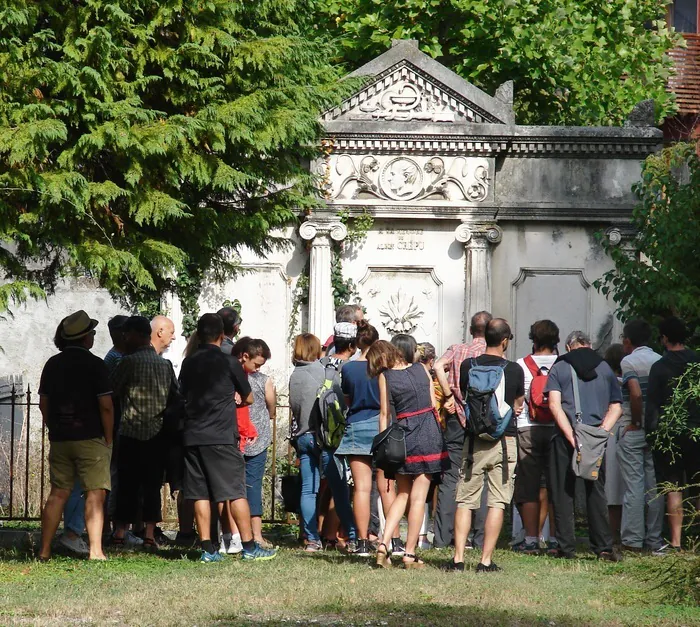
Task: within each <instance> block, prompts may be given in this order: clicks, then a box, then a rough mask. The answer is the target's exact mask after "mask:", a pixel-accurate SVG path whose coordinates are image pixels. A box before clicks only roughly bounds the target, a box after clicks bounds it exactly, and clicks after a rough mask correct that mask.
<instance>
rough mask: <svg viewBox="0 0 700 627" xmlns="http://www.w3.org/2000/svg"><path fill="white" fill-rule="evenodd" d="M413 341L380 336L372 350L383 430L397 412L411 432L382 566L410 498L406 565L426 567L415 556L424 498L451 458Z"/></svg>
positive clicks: (398, 474) (371, 367) (386, 533)
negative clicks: (393, 341) (395, 341)
mask: <svg viewBox="0 0 700 627" xmlns="http://www.w3.org/2000/svg"><path fill="white" fill-rule="evenodd" d="M410 340H411V341H408V340H407V341H406V343H405V344H406V345H405V346H403V345H402V346H401V348H402V349H403V350H399V349H398V348H397V347H395V346H393V345H392V344H390V343H389V342H384V341H382V340H380V341H378V342H375V343H374V344H373V345H372V347H371V348H370V349H369V351H368V353H367V360H368V362H369V372H370V375H371V376H378V378H379V403H380V410H379V430H380V432H381V431H384V429H386V428H387V427H388V426H389V423H390V421H391V416H392V415H395V416H396V420H397V421H398V422H399V424H400V425H401V427H402V428H403V430H404V433H405V436H406V461H405V462H404V463H403V465H402V466H401V467H399V469H398V470H397V471H396V484H397V487H398V493H397V495H396V499H395V500H394V503H393V504H392V506H391V509H390V510H389V513H388V515H387V517H386V524H385V527H384V529H385V531H384V537H383V538H382V543H381V544H380V545H379V547H378V548H377V564H378V565H379V566H383V567H387V566H390V565H391V562H390V560H389V550H388V546H389V543H390V542H391V534H392V531H393V530H394V528H395V527H396V525H397V524H398V523H399V521H400V520H401V518H402V517H403V515H404V513H405V512H406V508H407V506H409V501H410V507H409V512H408V534H407V538H406V553H405V554H404V556H403V563H404V566H405V567H406V568H420V567H422V566H423V565H424V564H423V562H422V561H421V560H419V559H418V558H417V557H416V555H415V549H416V543H417V541H418V534H419V532H420V528H421V524H422V522H423V513H424V509H425V499H426V496H427V494H428V490H429V489H430V482H431V480H432V476H433V475H435V474H439V473H442V471H443V470H444V469H445V467H446V465H447V459H448V457H447V449H446V448H445V442H444V440H443V437H442V430H441V429H440V424H439V422H438V418H437V412H436V411H435V406H434V393H433V386H432V383H431V381H430V378H429V377H428V374H427V372H426V371H425V368H424V367H423V365H422V364H420V363H412V360H413V359H414V358H415V352H416V344H415V340H413V338H410ZM411 346H412V350H411ZM409 359H410V360H411V361H409Z"/></svg>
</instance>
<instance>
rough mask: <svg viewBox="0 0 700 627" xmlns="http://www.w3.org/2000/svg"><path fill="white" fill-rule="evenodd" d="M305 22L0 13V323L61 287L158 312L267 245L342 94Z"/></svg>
mask: <svg viewBox="0 0 700 627" xmlns="http://www.w3.org/2000/svg"><path fill="white" fill-rule="evenodd" d="M311 18H312V13H311V8H310V7H309V4H308V3H305V2H302V1H299V0H255V2H248V1H244V0H238V1H235V0H84V1H81V2H75V1H73V0H33V1H30V0H5V1H4V2H3V3H2V6H0V240H1V243H2V247H0V271H1V272H2V273H4V277H5V282H6V285H5V286H4V287H3V288H2V290H0V311H1V310H2V309H4V308H6V307H7V306H10V305H11V304H12V302H21V300H22V299H23V298H25V297H27V296H29V295H32V296H35V295H37V293H39V292H38V291H39V290H40V289H41V288H48V289H49V290H50V289H51V288H52V287H53V286H54V285H55V283H56V280H57V279H58V278H59V277H60V276H61V275H62V274H65V273H68V274H81V275H85V274H87V275H88V276H91V277H94V278H96V279H97V280H98V281H99V283H100V284H101V285H103V286H104V287H106V288H107V289H109V291H110V292H111V293H112V294H113V295H114V296H116V297H118V298H121V299H122V300H123V301H124V302H125V303H128V304H132V305H134V304H135V305H139V304H140V305H143V304H147V303H153V301H154V299H155V300H157V299H158V297H159V296H160V295H161V294H162V292H163V291H164V290H165V289H171V288H177V287H178V286H179V285H185V286H189V287H190V288H191V287H192V285H191V283H192V282H191V281H182V280H181V281H179V282H178V284H177V285H176V283H175V276H176V275H177V274H178V273H179V274H180V275H182V274H183V273H184V274H186V275H187V274H189V275H191V276H194V277H201V276H202V275H203V273H207V272H208V273H210V275H211V274H213V275H214V276H217V275H219V276H220V275H221V274H222V273H226V272H227V271H229V270H231V269H232V265H231V263H232V262H231V259H232V252H233V251H235V250H236V249H237V248H238V247H239V246H241V245H246V246H249V247H250V248H252V249H253V250H256V251H260V252H263V251H266V250H269V249H270V248H271V247H273V246H275V245H276V244H279V242H277V241H275V240H273V239H272V238H271V237H270V235H269V232H270V230H271V229H273V228H274V227H278V226H281V225H283V224H288V223H289V221H290V220H291V219H293V218H294V217H295V216H297V215H298V214H299V213H300V212H303V211H304V210H305V209H308V208H309V207H311V206H312V205H313V203H314V202H315V200H314V195H313V193H312V188H313V181H312V179H311V176H310V175H309V174H308V171H307V169H306V168H305V160H307V159H308V158H310V157H312V156H313V155H315V146H316V145H317V140H318V138H319V135H320V132H321V128H320V125H319V123H318V114H319V111H320V110H322V109H324V108H326V107H328V106H330V105H332V104H334V103H335V102H337V100H338V99H339V98H340V97H341V96H342V94H341V93H340V90H341V89H347V88H348V85H340V84H339V83H338V74H337V70H335V69H334V67H333V66H332V65H331V63H330V58H331V56H332V51H331V49H330V48H329V47H328V44H327V43H325V42H324V41H323V40H321V39H318V38H315V39H313V40H310V39H309V38H308V37H307V36H306V34H307V33H308V32H309V31H310V30H311V25H310V20H311Z"/></svg>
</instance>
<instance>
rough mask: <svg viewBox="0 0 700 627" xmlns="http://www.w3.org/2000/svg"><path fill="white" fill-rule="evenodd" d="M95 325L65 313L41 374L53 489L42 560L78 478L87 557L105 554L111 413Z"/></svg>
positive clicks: (44, 524)
mask: <svg viewBox="0 0 700 627" xmlns="http://www.w3.org/2000/svg"><path fill="white" fill-rule="evenodd" d="M97 325H98V322H97V320H92V319H90V316H88V315H87V313H85V312H84V311H77V312H75V313H74V314H71V315H70V316H67V317H66V318H64V319H63V321H62V322H61V326H60V331H59V333H58V335H59V336H60V346H59V348H60V349H61V352H60V353H59V354H58V355H54V356H53V357H51V359H49V360H48V361H47V362H46V365H45V366H44V370H43V371H42V373H41V383H40V384H39V395H40V400H39V409H40V410H41V415H42V417H43V419H44V423H45V424H46V426H47V427H48V430H49V441H50V442H51V448H50V451H49V472H50V475H51V493H50V494H49V497H48V499H47V500H46V504H45V506H44V509H43V511H42V515H41V549H40V551H39V559H41V560H48V559H49V558H50V557H51V541H52V540H53V537H54V535H55V533H56V529H58V525H59V523H60V521H61V515H62V514H63V508H64V506H65V504H66V501H67V500H68V497H69V496H70V493H71V490H72V489H73V485H74V484H75V480H76V477H77V479H78V481H79V482H80V487H81V490H82V491H83V493H84V494H85V521H86V525H87V530H88V537H89V540H90V559H97V560H104V559H106V558H105V555H104V553H103V552H102V525H103V520H104V519H103V506H104V499H105V491H106V490H109V489H110V480H109V462H110V457H111V450H112V429H113V412H112V387H111V385H110V382H109V374H108V372H107V367H106V366H105V365H104V362H103V361H102V360H101V359H100V358H99V357H96V356H95V355H93V354H92V353H91V352H90V349H91V348H92V346H93V344H94V341H95V327H96V326H97ZM57 345H58V342H57Z"/></svg>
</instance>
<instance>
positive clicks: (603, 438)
mask: <svg viewBox="0 0 700 627" xmlns="http://www.w3.org/2000/svg"><path fill="white" fill-rule="evenodd" d="M569 367H570V368H571V383H572V385H573V387H574V408H575V410H576V416H575V420H574V424H573V428H574V442H575V443H576V447H575V448H574V454H573V456H572V458H571V469H572V470H573V471H574V474H575V475H576V476H577V477H581V478H582V479H585V480H586V481H597V480H598V477H599V475H600V467H601V466H602V465H603V456H604V455H605V448H606V446H607V445H608V438H609V437H610V434H609V433H608V432H607V431H606V430H605V429H603V428H601V427H591V426H589V425H586V424H583V420H582V418H581V417H582V416H583V412H582V411H581V393H580V391H579V383H578V375H577V374H576V371H575V370H574V367H573V366H571V364H569Z"/></svg>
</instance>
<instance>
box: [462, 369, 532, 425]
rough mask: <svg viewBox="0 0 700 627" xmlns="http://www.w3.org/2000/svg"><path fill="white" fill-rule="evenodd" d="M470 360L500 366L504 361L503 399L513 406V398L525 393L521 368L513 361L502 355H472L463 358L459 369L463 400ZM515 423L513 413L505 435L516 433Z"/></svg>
mask: <svg viewBox="0 0 700 627" xmlns="http://www.w3.org/2000/svg"><path fill="white" fill-rule="evenodd" d="M472 361H474V362H475V363H476V365H477V366H500V365H501V364H502V363H503V362H504V361H505V362H506V367H505V369H504V371H503V374H504V376H505V390H504V393H503V400H504V401H505V402H506V403H508V405H510V406H511V407H513V408H514V407H515V399H516V398H520V397H521V396H524V395H525V375H524V373H523V369H522V368H521V367H520V366H518V364H516V363H515V362H514V361H507V360H505V359H503V358H502V357H496V356H495V355H479V357H474V359H465V360H464V361H463V362H462V366H461V367H460V369H459V382H460V386H461V388H462V398H463V399H465V401H466V399H467V388H468V387H469V369H470V368H471V366H472ZM516 425H517V419H516V417H515V413H514V414H513V417H512V418H511V419H510V424H509V425H508V428H507V429H506V431H505V435H510V436H516V435H517V433H518V429H517V426H516Z"/></svg>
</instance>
